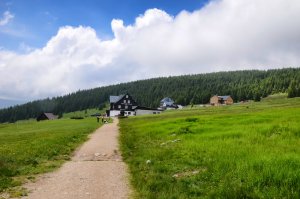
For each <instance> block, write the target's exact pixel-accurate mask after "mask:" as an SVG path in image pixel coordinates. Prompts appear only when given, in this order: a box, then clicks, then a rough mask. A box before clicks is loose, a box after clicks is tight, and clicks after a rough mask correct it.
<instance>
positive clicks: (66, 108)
mask: <svg viewBox="0 0 300 199" xmlns="http://www.w3.org/2000/svg"><path fill="white" fill-rule="evenodd" d="M291 82H293V85H294V84H295V82H296V84H299V82H300V68H287V69H276V70H267V71H259V70H246V71H233V72H216V73H208V74H197V75H184V76H175V77H160V78H153V79H148V80H139V81H134V82H129V83H122V84H117V85H112V86H105V87H99V88H94V89H89V90H82V91H77V92H75V93H71V94H68V95H65V96H61V97H55V98H51V99H44V100H37V101H33V102H29V103H26V104H23V105H17V106H14V107H10V108H6V109H1V110H0V122H14V121H17V120H21V119H29V118H34V117H36V116H37V115H38V114H39V113H41V112H53V113H55V114H58V115H62V113H67V112H72V111H77V110H85V109H88V108H102V107H103V106H105V103H107V102H108V98H109V95H119V94H123V93H126V92H128V93H130V94H131V95H132V96H133V97H134V98H135V99H136V100H137V102H138V103H140V104H141V105H143V106H149V107H157V106H158V105H159V101H160V100H161V99H162V98H164V97H171V98H172V99H174V100H175V102H176V103H178V104H182V105H188V104H191V103H193V104H199V103H202V104H204V103H208V102H209V99H210V97H211V96H212V95H214V94H218V95H231V96H232V97H233V99H234V101H240V100H247V99H254V100H260V98H261V97H265V96H267V95H269V94H272V93H278V92H287V91H288V89H289V86H290V84H291ZM296 86H297V85H296ZM298 88H300V87H299V85H298Z"/></svg>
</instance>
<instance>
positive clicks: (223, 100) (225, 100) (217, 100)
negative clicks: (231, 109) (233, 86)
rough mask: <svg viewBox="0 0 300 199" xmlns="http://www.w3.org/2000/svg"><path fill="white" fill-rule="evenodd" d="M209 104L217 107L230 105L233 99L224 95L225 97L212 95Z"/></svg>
mask: <svg viewBox="0 0 300 199" xmlns="http://www.w3.org/2000/svg"><path fill="white" fill-rule="evenodd" d="M210 104H211V105H213V106H218V105H223V104H225V105H231V104H233V99H232V97H231V96H230V95H225V96H217V95H214V96H212V97H211V98H210Z"/></svg>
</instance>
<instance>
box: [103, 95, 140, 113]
mask: <svg viewBox="0 0 300 199" xmlns="http://www.w3.org/2000/svg"><path fill="white" fill-rule="evenodd" d="M109 101H110V110H133V107H136V106H137V103H136V101H135V100H134V99H133V98H132V97H131V95H129V94H128V93H127V94H125V95H119V96H110V97H109Z"/></svg>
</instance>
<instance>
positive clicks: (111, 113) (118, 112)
mask: <svg viewBox="0 0 300 199" xmlns="http://www.w3.org/2000/svg"><path fill="white" fill-rule="evenodd" d="M119 114H120V111H119V110H110V111H109V116H110V117H115V116H118V115H119Z"/></svg>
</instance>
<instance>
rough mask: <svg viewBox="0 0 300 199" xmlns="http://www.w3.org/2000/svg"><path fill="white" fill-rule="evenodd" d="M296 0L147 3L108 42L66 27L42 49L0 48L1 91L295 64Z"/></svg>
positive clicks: (21, 94)
mask: <svg viewBox="0 0 300 199" xmlns="http://www.w3.org/2000/svg"><path fill="white" fill-rule="evenodd" d="M299 10H300V1H298V0H289V1H285V0H264V1H261V0H244V1H236V0H218V1H212V2H210V3H209V4H207V5H206V6H205V7H203V8H201V9H199V10H196V11H194V12H187V11H182V12H180V13H179V14H178V15H177V16H171V15H169V14H168V13H166V12H165V11H163V10H159V9H149V10H147V11H146V12H145V13H144V14H143V15H140V16H138V17H137V18H136V20H135V23H134V24H129V25H125V24H124V22H123V21H122V20H121V19H114V20H112V22H111V27H112V31H113V34H114V37H113V39H111V40H102V39H101V38H99V37H98V36H97V33H96V31H95V30H94V29H93V28H91V27H84V26H79V27H71V26H65V27H61V28H60V29H59V30H58V33H57V34H56V35H55V36H54V37H52V38H51V39H50V40H49V41H48V43H47V44H46V45H45V46H44V47H43V48H41V49H36V50H34V51H31V52H29V53H26V54H18V53H15V52H11V51H4V50H1V51H0V97H1V96H2V97H9V98H25V99H35V98H42V97H47V96H55V95H61V94H66V93H69V92H72V91H76V90H78V89H84V88H91V87H96V86H102V85H108V84H114V83H119V82H126V81H132V80H137V79H144V78H150V77H157V76H169V75H180V74H191V73H206V72H214V71H225V70H241V69H270V68H282V67H299V63H300V56H299V54H300V37H299V35H300V20H299V19H300V12H299Z"/></svg>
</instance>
